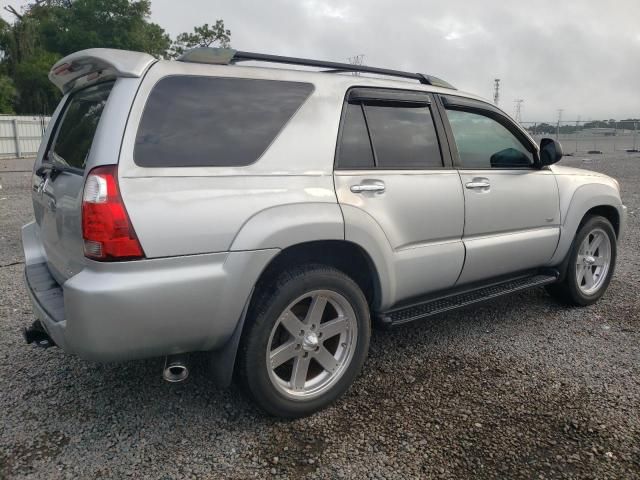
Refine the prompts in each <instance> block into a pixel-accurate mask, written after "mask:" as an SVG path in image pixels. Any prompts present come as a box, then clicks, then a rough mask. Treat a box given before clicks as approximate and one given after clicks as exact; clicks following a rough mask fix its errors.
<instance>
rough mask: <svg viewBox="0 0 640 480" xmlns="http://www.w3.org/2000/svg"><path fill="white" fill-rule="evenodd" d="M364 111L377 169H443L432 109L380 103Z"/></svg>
mask: <svg viewBox="0 0 640 480" xmlns="http://www.w3.org/2000/svg"><path fill="white" fill-rule="evenodd" d="M364 109H365V115H366V118H367V123H368V125H369V131H370V132H371V141H372V143H373V148H374V150H375V154H376V162H377V166H378V168H416V169H420V168H425V167H441V166H442V158H441V156H440V146H439V144H438V137H437V136H436V131H435V127H434V125H433V118H432V116H431V109H430V108H429V107H427V106H419V107H418V106H416V107H411V106H402V105H401V104H392V103H379V104H366V105H365V106H364Z"/></svg>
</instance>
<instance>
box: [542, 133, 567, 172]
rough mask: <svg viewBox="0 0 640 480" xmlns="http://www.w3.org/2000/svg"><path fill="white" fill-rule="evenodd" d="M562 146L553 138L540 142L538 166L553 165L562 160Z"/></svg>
mask: <svg viewBox="0 0 640 480" xmlns="http://www.w3.org/2000/svg"><path fill="white" fill-rule="evenodd" d="M562 155H563V152H562V145H560V142H558V141H556V140H554V139H553V138H543V139H542V140H540V165H541V166H543V167H544V166H546V165H553V164H554V163H556V162H558V161H559V160H560V159H561V158H562Z"/></svg>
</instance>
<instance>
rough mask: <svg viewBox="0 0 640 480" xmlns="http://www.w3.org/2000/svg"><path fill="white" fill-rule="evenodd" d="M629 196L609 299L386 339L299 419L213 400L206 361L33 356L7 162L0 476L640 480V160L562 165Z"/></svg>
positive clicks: (520, 301)
mask: <svg viewBox="0 0 640 480" xmlns="http://www.w3.org/2000/svg"><path fill="white" fill-rule="evenodd" d="M562 163H563V164H565V165H572V166H583V167H585V168H591V169H594V170H599V171H603V172H605V173H607V174H610V175H612V176H614V177H616V178H618V179H619V180H620V181H621V184H622V188H623V198H624V200H625V203H626V204H627V205H628V207H629V224H628V230H627V235H626V237H625V239H624V241H623V242H622V245H621V247H620V251H619V264H618V269H617V272H616V276H615V278H614V279H613V281H612V283H611V286H610V288H609V291H608V293H607V294H606V296H605V297H604V298H603V299H602V300H601V301H600V302H599V303H598V304H597V305H594V306H591V307H588V308H583V309H567V308H564V307H562V306H560V305H558V304H557V303H556V302H554V301H553V300H552V299H551V298H550V297H549V296H547V295H546V293H545V292H544V290H542V289H538V290H534V291H530V292H527V293H523V294H519V295H516V296H512V297H509V298H505V299H502V300H498V301H495V302H493V303H491V304H484V305H483V306H481V307H479V308H474V309H467V310H462V311H459V312H457V313H452V314H448V315H442V316H440V317H437V318H433V319H431V320H428V321H423V322H419V323H415V324H411V325H407V326H405V327H401V328H398V329H396V330H393V331H391V332H384V331H376V332H375V333H374V336H373V338H372V346H371V354H370V356H369V360H368V362H367V364H366V365H365V369H364V373H363V374H362V375H361V377H360V378H359V379H358V380H357V382H356V384H355V385H354V387H353V388H352V389H351V390H350V392H349V393H348V394H347V395H346V396H345V397H344V398H343V399H341V400H340V401H339V402H338V403H337V404H336V405H335V406H334V407H332V408H329V409H327V410H325V411H323V412H321V413H319V414H316V415H315V416H313V417H311V418H307V419H302V420H296V421H279V420H276V419H273V418H268V417H266V416H264V415H263V414H262V413H261V412H260V411H258V410H257V409H256V408H255V407H254V406H252V405H251V404H250V403H249V402H248V401H247V400H246V399H245V397H244V396H243V395H242V394H241V392H239V391H238V390H237V389H236V388H231V389H229V390H226V391H220V390H218V389H216V387H215V386H214V385H213V384H212V382H211V381H210V380H209V379H208V378H207V373H206V368H204V365H203V363H204V359H203V358H198V359H196V365H195V366H194V369H193V375H192V376H191V377H190V379H189V380H188V381H187V382H185V383H184V384H178V385H169V384H166V383H164V382H163V381H162V380H161V377H160V373H161V372H160V370H161V366H162V361H161V360H160V359H155V360H149V361H140V362H130V363H122V364H109V365H99V364H94V363H88V362H85V361H83V360H80V359H78V358H74V357H72V356H67V355H65V354H63V353H62V352H61V351H60V350H58V349H48V350H45V351H43V350H37V349H35V348H31V347H29V346H26V345H24V344H23V340H22V337H21V335H20V333H19V329H20V328H21V327H23V326H25V325H27V324H29V323H30V322H31V321H32V320H33V316H32V313H31V311H30V308H29V302H28V299H27V295H26V293H25V291H24V288H23V285H22V270H23V265H22V264H20V262H21V260H22V253H21V246H20V238H19V227H20V226H21V225H22V224H23V223H25V222H27V221H28V220H30V218H31V216H32V211H31V205H30V200H29V190H28V181H29V173H28V172H20V171H19V170H28V169H29V168H30V165H29V162H28V161H25V160H20V161H8V160H0V184H1V185H2V189H1V190H0V285H2V290H1V291H0V358H1V359H2V361H1V362H0V407H1V411H2V413H3V416H2V424H1V428H0V478H52V479H57V478H91V479H93V478H126V477H133V478H153V479H158V478H167V479H168V478H237V479H244V478H250V477H260V478H263V477H265V478H270V477H280V478H301V477H305V478H353V479H361V478H417V477H420V478H451V479H459V478H496V477H497V478H512V479H515V478H526V479H530V478H598V479H603V478H612V479H614V478H615V479H622V478H625V479H628V478H640V351H639V347H638V340H640V316H639V313H640V300H639V294H640V232H639V229H640V224H639V214H640V196H639V195H640V155H637V154H635V155H630V154H619V155H617V156H612V155H607V156H600V157H599V158H597V159H596V158H594V159H593V160H589V159H584V158H578V157H574V158H565V159H563V160H562Z"/></svg>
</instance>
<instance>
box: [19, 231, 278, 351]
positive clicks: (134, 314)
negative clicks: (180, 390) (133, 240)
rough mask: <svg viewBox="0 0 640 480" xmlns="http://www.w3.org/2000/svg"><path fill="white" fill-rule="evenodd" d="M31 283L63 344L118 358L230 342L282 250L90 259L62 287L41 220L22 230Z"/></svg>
mask: <svg viewBox="0 0 640 480" xmlns="http://www.w3.org/2000/svg"><path fill="white" fill-rule="evenodd" d="M22 238H23V245H24V250H25V259H26V269H25V281H26V286H27V291H28V293H29V297H30V299H31V303H32V305H33V310H34V312H35V314H36V316H37V317H38V318H39V319H40V320H41V322H42V324H43V326H44V328H45V329H46V330H47V332H48V333H49V335H50V336H51V337H52V338H53V340H54V341H55V342H56V344H57V345H58V346H60V347H61V348H62V349H64V350H65V351H67V352H70V353H75V354H77V355H79V356H81V357H83V358H86V359H88V360H95V361H119V360H128V359H137V358H147V357H154V356H161V355H167V354H173V353H183V352H190V351H197V350H215V349H217V348H220V347H222V346H224V345H225V343H226V342H227V340H228V339H229V338H230V337H231V335H232V334H233V332H234V329H235V327H236V325H237V323H238V321H239V320H240V317H241V315H242V310H243V308H244V305H245V302H246V301H247V299H248V297H249V295H250V292H251V289H252V288H253V285H254V284H255V281H256V279H257V278H258V277H259V275H260V273H261V272H262V270H263V269H264V268H265V266H266V265H267V264H268V262H269V261H270V260H271V259H272V258H273V256H274V255H275V254H276V253H277V250H257V251H250V252H223V253H214V254H205V255H190V256H183V257H171V258H161V259H148V260H140V261H134V262H119V263H101V262H93V261H88V262H87V266H86V267H85V268H84V269H83V270H82V271H81V272H80V273H78V274H76V275H74V276H73V277H71V278H69V279H68V280H67V281H65V282H64V284H62V285H59V284H57V283H56V282H55V280H54V279H53V277H51V275H50V274H49V273H48V268H47V267H46V256H45V255H44V252H43V250H42V248H41V246H40V245H41V244H40V243H39V238H38V227H37V225H36V224H35V223H30V224H27V225H25V226H24V227H23V229H22Z"/></svg>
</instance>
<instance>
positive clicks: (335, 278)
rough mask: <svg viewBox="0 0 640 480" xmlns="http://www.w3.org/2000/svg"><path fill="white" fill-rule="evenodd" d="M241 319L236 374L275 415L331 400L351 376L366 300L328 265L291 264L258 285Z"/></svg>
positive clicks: (300, 412) (359, 360) (361, 352)
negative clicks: (243, 320) (243, 325)
mask: <svg viewBox="0 0 640 480" xmlns="http://www.w3.org/2000/svg"><path fill="white" fill-rule="evenodd" d="M247 321H248V324H247V329H246V330H245V332H244V333H243V338H242V340H241V344H240V350H239V355H238V367H239V368H238V373H239V377H240V380H241V382H242V383H243V386H244V387H245V389H246V391H247V392H248V393H249V395H250V396H251V397H252V398H253V400H254V401H255V402H256V403H257V404H258V405H259V406H260V407H262V408H263V409H264V410H265V411H266V412H268V413H270V414H272V415H275V416H278V417H285V418H297V417H303V416H306V415H310V414H312V413H313V412H316V411H318V410H320V409H322V408H324V407H326V406H328V405H330V404H331V403H332V402H334V401H335V400H336V399H337V398H339V397H340V396H341V395H342V394H344V393H345V391H346V390H347V389H348V388H349V386H350V385H351V384H352V383H353V381H354V379H355V378H356V377H357V376H358V374H359V373H360V370H361V369H362V366H363V364H364V362H365V360H366V357H367V353H368V350H369V338H370V336H371V319H370V314H369V307H368V304H367V300H366V298H365V296H364V294H363V293H362V291H361V290H360V288H359V287H358V285H357V284H356V283H355V282H354V281H353V280H352V279H351V278H349V277H348V276H347V275H345V274H344V273H343V272H341V271H339V270H337V269H335V268H332V267H328V266H323V265H306V266H301V267H295V268H292V269H290V270H288V271H285V272H283V273H281V274H280V275H278V276H277V277H276V278H275V280H274V281H273V282H268V283H267V282H265V284H264V285H262V286H260V285H259V286H258V288H257V291H256V298H255V301H253V302H252V305H251V308H250V309H249V317H248V318H247ZM332 322H333V323H332ZM285 359H286V360H285Z"/></svg>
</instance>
